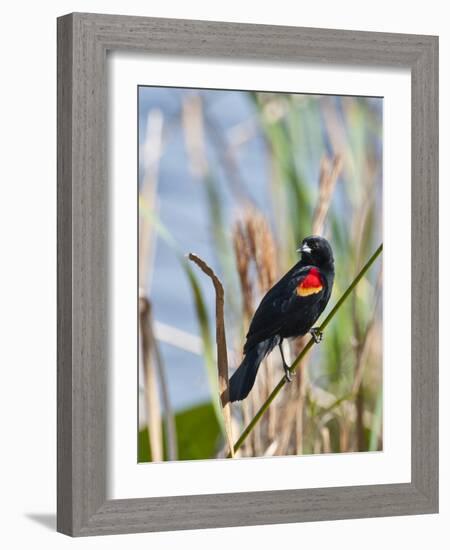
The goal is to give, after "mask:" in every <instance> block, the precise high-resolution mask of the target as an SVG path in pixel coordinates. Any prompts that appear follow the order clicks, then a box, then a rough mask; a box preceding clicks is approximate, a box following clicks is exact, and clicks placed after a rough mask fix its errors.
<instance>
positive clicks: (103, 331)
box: [57, 14, 438, 536]
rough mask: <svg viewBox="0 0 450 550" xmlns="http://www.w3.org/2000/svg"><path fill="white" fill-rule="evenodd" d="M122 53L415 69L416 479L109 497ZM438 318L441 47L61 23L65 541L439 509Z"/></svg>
mask: <svg viewBox="0 0 450 550" xmlns="http://www.w3.org/2000/svg"><path fill="white" fill-rule="evenodd" d="M124 49H129V50H135V51H137V52H147V53H150V54H167V55H177V56H186V55H188V56H196V57H199V56H201V57H208V56H209V57H224V58H228V59H236V60H239V59H253V60H255V62H257V61H258V60H264V61H275V62H289V63H298V62H311V63H319V64H321V63H330V64H334V65H336V64H345V65H349V64H362V65H368V66H392V67H408V68H410V69H411V76H412V78H411V80H412V243H411V244H412V367H411V368H412V396H411V399H412V402H411V405H412V434H411V435H412V481H411V483H408V484H393V485H374V486H362V487H337V488H327V489H302V490H292V491H269V492H252V493H232V494H221V495H193V496H180V497H164V498H148V499H131V500H107V496H106V495H107V469H108V463H107V459H108V457H107V456H106V434H107V382H108V377H107V373H108V351H107V350H108V334H109V329H108V327H109V313H108V258H109V254H108V248H109V239H108V223H109V220H108V211H109V208H108V204H109V196H108V195H109V194H108V184H107V174H106V165H107V163H106V161H107V159H106V105H107V101H106V93H107V81H106V53H107V51H108V50H124ZM404 184H405V185H406V184H407V182H404ZM423 288H427V289H429V292H428V293H423V292H421V289H423ZM437 312H438V39H437V38H436V37H433V36H418V35H402V34H387V33H369V32H355V31H343V30H330V29H305V28H298V27H276V26H268V25H246V24H245V25H244V24H236V23H217V22H206V21H186V20H175V19H152V18H143V17H125V16H116V15H94V14H71V15H67V16H64V17H62V18H59V20H58V411H57V412H58V527H57V528H58V530H59V531H61V532H63V533H66V534H69V535H74V536H81V535H98V534H109V533H131V532H139V531H162V530H177V529H195V528H211V527H228V526H235V525H259V524H268V523H289V522H298V521H319V520H330V519H344V518H359V517H371V516H388V515H404V514H423V513H433V512H437V509H438V356H437V349H438V341H437V338H438V315H437Z"/></svg>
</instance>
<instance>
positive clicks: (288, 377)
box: [284, 365, 295, 382]
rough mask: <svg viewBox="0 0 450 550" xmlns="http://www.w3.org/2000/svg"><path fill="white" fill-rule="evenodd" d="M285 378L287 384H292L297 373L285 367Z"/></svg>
mask: <svg viewBox="0 0 450 550" xmlns="http://www.w3.org/2000/svg"><path fill="white" fill-rule="evenodd" d="M284 376H285V378H286V382H292V377H293V376H295V372H291V371H290V369H289V367H288V366H287V365H285V366H284Z"/></svg>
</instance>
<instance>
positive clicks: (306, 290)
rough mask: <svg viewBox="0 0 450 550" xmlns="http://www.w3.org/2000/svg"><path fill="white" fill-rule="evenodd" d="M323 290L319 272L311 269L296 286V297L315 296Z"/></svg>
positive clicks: (313, 268)
mask: <svg viewBox="0 0 450 550" xmlns="http://www.w3.org/2000/svg"><path fill="white" fill-rule="evenodd" d="M322 289H323V282H322V277H321V276H320V273H319V270H318V269H317V268H315V267H312V268H311V269H310V270H309V273H308V275H306V277H305V278H304V279H303V280H302V281H301V282H300V284H299V285H298V286H297V294H298V296H302V297H304V296H311V294H317V293H319V292H320V291H321V290H322Z"/></svg>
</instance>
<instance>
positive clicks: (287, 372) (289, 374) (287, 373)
mask: <svg viewBox="0 0 450 550" xmlns="http://www.w3.org/2000/svg"><path fill="white" fill-rule="evenodd" d="M278 347H279V348H280V353H281V359H282V361H283V369H284V375H285V376H286V380H287V381H288V382H292V374H293V373H292V372H291V371H290V370H289V366H288V364H287V363H286V359H285V358H284V353H283V340H281V341H280V343H279V344H278Z"/></svg>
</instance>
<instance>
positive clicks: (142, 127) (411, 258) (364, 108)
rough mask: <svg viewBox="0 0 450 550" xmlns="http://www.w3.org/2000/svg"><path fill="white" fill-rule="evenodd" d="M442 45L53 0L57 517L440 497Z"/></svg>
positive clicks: (158, 521) (324, 511)
mask: <svg viewBox="0 0 450 550" xmlns="http://www.w3.org/2000/svg"><path fill="white" fill-rule="evenodd" d="M437 71H438V40H437V38H436V37H433V36H416V35H401V34H386V33H367V32H356V31H344V30H326V29H306V28H296V27H271V26H265V25H244V24H231V23H214V22H206V21H186V20H169V19H152V18H141V17H126V16H112V15H96V14H70V15H67V16H64V17H61V18H59V20H58V313H59V320H58V530H59V531H61V532H63V533H66V534H70V535H73V536H82V535H94V534H112V533H130V532H140V531H158V530H177V529H194V528H208V527H225V526H238V525H257V524H267V523H287V522H297V521H318V520H329V519H343V518H359V517H371V516H387V515H403V514H423V513H435V512H437V509H438V402H437V395H438V394H437V389H438V359H437V338H438V318H437V310H438V306H437V303H438V301H437V299H438V295H437V288H438V285H437V282H438V279H437V277H438V265H437V263H438V260H437V250H438V220H437V199H438V193H437V177H438V176H437V174H438V170H437V168H438V117H437V115H438V72H437Z"/></svg>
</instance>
